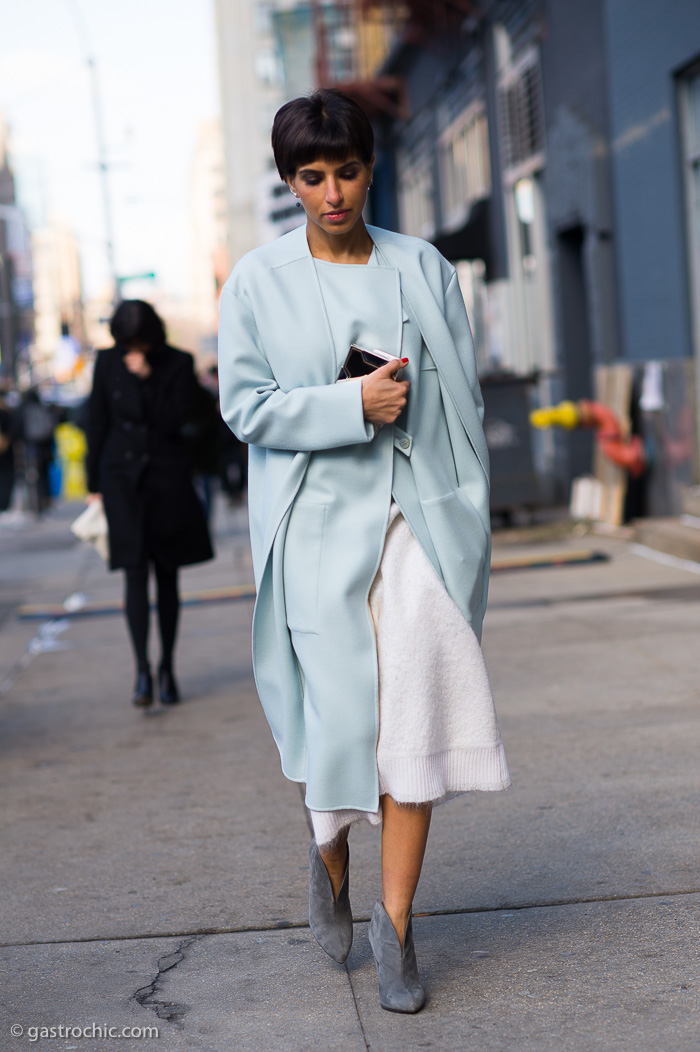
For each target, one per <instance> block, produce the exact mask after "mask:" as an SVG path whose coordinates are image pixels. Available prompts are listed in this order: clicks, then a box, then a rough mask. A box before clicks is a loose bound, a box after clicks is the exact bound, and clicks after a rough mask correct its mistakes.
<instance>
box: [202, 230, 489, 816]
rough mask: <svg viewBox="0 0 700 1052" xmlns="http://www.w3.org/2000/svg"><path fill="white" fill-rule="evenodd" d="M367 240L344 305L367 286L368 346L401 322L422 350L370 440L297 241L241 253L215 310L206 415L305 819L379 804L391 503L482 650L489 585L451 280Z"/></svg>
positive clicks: (272, 715) (482, 463)
mask: <svg viewBox="0 0 700 1052" xmlns="http://www.w3.org/2000/svg"><path fill="white" fill-rule="evenodd" d="M368 231H369V234H370V236H371V238H372V240H373V242H374V244H375V251H376V253H377V257H378V259H379V262H380V264H381V266H378V267H374V268H372V274H371V275H370V274H369V273H368V271H369V268H366V267H360V266H355V267H347V268H346V269H347V271H348V299H349V300H350V301H351V300H352V297H353V295H359V292H358V290H359V289H361V288H362V286H361V285H360V286H357V285H356V284H355V285H354V284H353V281H354V280H355V278H357V279H358V280H371V281H372V282H373V283H374V282H378V283H379V285H378V286H377V289H378V291H379V293H380V294H381V296H382V297H383V300H385V301H386V314H385V322H386V324H385V329H384V332H383V333H379V339H382V336H383V337H384V339H383V343H384V347H383V349H385V350H387V351H389V352H391V353H396V354H400V353H401V350H402V336H401V327H402V324H406V323H409V324H412V326H413V332H414V333H418V340H419V344H420V343H421V337H422V343H423V344H424V348H425V349H427V351H428V352H429V353H428V354H427V355H425V359H424V360H423V359H421V361H422V362H423V366H424V367H423V368H421V371H420V375H418V374H416V376H415V379H414V381H413V387H412V389H411V392H410V394H409V404H408V407H407V411H406V412H405V413H404V414H403V415H402V417H401V422H402V423H403V425H404V426H403V427H401V428H399V427H398V426H392V427H383V428H381V429H379V430H376V431H375V428H374V427H373V426H372V425H371V424H369V423H367V422H366V421H365V420H364V418H363V411H362V392H361V384H360V383H358V382H347V383H335V379H336V377H337V375H338V367H339V357H340V358H342V357H344V353H345V351H346V350H347V348H343V349H342V353H341V349H338V348H336V347H335V346H334V342H333V335H332V331H331V325H330V324H329V319H328V315H327V311H326V304H325V303H324V298H323V296H322V292H321V286H320V283H319V279H318V276H317V270H316V264H315V261H314V260H313V258H312V256H311V253H310V250H309V246H308V242H307V239H306V230H305V228H304V227H300V228H297V229H296V230H294V231H292V232H291V233H290V234H286V235H285V236H283V237H281V238H279V240H277V241H274V242H272V243H270V244H268V245H265V246H263V247H262V248H258V249H256V250H254V251H253V252H251V253H249V254H248V255H247V256H245V257H244V258H243V259H242V260H241V261H240V262H239V263H238V265H237V266H236V268H235V269H234V271H233V273H232V274H231V276H230V278H229V279H228V281H227V282H226V284H225V285H224V288H223V291H222V295H221V308H220V329H219V381H220V398H221V412H222V415H223V417H224V419H225V421H226V422H227V424H228V425H229V427H230V428H231V430H232V431H233V432H234V433H235V434H236V435H237V436H238V438H239V439H240V440H241V441H243V442H247V443H249V445H250V467H249V510H250V533H251V544H252V551H253V565H254V574H255V583H256V587H257V600H256V604H255V611H254V615H253V666H254V672H255V679H256V684H257V689H258V693H259V695H260V699H261V702H262V704H263V707H264V710H265V714H266V716H267V719H268V721H269V724H270V727H271V729H272V733H273V735H274V738H275V741H276V743H277V746H278V748H279V751H280V756H281V761H282V770H283V772H284V774H285V775H286V776H287V777H288V778H290V779H292V780H294V781H299V782H305V783H306V803H307V805H308V806H309V807H310V808H311V809H313V810H317V811H324V810H336V809H340V808H357V809H359V810H363V811H376V809H377V807H378V806H379V798H378V793H379V786H378V773H377V764H376V745H377V738H378V727H379V723H378V697H377V679H378V676H377V656H376V645H375V636H374V631H373V627H372V623H371V619H370V614H369V608H368V601H367V600H368V594H369V589H370V587H371V584H372V581H373V579H374V576H375V574H376V571H377V568H378V566H379V562H380V559H381V552H382V544H383V539H384V534H385V532H386V524H387V519H388V514H389V507H390V501H391V497H392V495H393V498H394V499H395V500H396V501H397V502H398V504H399V506H400V507H401V510H402V512H403V514H404V517H405V518H406V521H407V522H408V524H409V526H410V527H411V529H412V530H413V532H414V534H415V535H416V537H417V538H418V540H419V542H420V543H421V545H422V547H423V549H424V550H425V552H426V554H427V556H428V558H429V559H430V561H431V563H432V565H433V566H434V568H435V570H436V572H437V574H438V576H439V578H440V579H441V581H442V582H443V583H444V586H445V588H446V589H447V591H448V593H449V595H450V596H451V598H452V599H453V600H454V602H455V603H456V605H457V606H458V607H459V609H460V610H461V611H462V613H463V614H464V616H465V617H466V618H467V620H468V621H469V622H470V624H471V625H472V627H473V629H474V631H475V632H476V634H477V637H479V638H480V636H481V624H482V619H483V615H484V610H485V606H486V596H487V588H488V572H489V561H490V552H491V544H490V529H489V500H488V494H489V486H488V452H487V448H486V442H485V439H484V433H483V428H482V420H483V403H482V399H481V393H480V390H479V384H478V380H477V375H476V367H475V360H474V350H473V343H472V338H471V332H470V329H469V323H468V320H467V315H466V311H465V308H464V302H463V299H462V295H461V292H460V288H459V284H458V281H457V275H456V272H455V269H454V267H452V266H451V264H449V263H448V262H447V260H445V259H444V258H443V257H442V256H441V255H440V253H439V252H438V251H437V250H436V249H435V248H434V247H433V246H432V245H430V244H428V243H427V242H425V241H422V240H421V239H419V238H414V237H407V236H405V235H401V234H396V233H392V232H389V231H386V230H381V229H379V228H377V227H372V226H370V227H368ZM327 266H330V264H327ZM361 271H364V274H360V272H361ZM365 287H366V286H365ZM373 288H374V286H373ZM375 291H376V290H375ZM357 310H358V311H359V313H360V315H361V313H362V304H361V303H358V304H357ZM397 311H398V313H397ZM379 327H380V328H381V327H382V326H381V325H380V326H379ZM360 331H362V330H360ZM394 337H395V338H394ZM387 342H388V343H389V344H391V345H390V346H387ZM372 345H373V346H382V343H380V342H378V341H377V342H373V344H372ZM404 350H405V347H404ZM412 353H413V356H414V357H415V356H416V352H415V349H414V351H413V352H412ZM410 368H411V367H410V366H409V369H410ZM409 378H410V375H409ZM405 642H406V646H407V647H414V646H415V647H419V646H420V645H421V641H420V639H413V640H406V641H405ZM466 689H468V684H465V690H466Z"/></svg>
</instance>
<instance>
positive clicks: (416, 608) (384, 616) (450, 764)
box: [310, 502, 510, 845]
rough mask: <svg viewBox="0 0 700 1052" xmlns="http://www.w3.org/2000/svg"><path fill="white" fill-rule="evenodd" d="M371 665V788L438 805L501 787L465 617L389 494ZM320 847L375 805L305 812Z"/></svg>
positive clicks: (504, 773)
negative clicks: (374, 690)
mask: <svg viewBox="0 0 700 1052" xmlns="http://www.w3.org/2000/svg"><path fill="white" fill-rule="evenodd" d="M369 606H370V612H371V615H372V621H373V624H374V630H375V635H376V639H377V660H378V666H379V740H378V743H377V768H378V771H379V795H380V796H382V795H384V794H386V793H388V794H389V796H391V797H392V798H393V799H394V800H395V801H396V802H397V803H403V804H414V805H415V804H426V803H433V804H439V803H442V802H443V801H445V800H448V799H451V798H452V797H453V796H456V795H458V794H459V793H465V792H469V791H472V790H477V789H478V790H486V791H489V790H490V791H493V790H499V789H507V788H508V786H509V785H510V776H509V774H508V765H507V763H506V757H505V751H504V748H503V743H502V741H501V735H500V731H499V728H498V721H497V719H496V711H495V708H494V703H493V695H492V693H491V686H490V684H489V677H488V673H487V671H486V665H485V663H484V657H483V654H482V653H481V647H480V646H479V642H478V640H477V638H476V636H475V635H474V631H473V629H472V627H471V625H470V624H469V623H468V621H466V619H465V618H464V616H463V614H462V612H461V611H460V610H459V609H458V607H457V606H456V605H455V603H454V602H453V601H452V599H450V597H449V595H448V594H447V592H446V590H445V587H444V585H443V584H442V582H441V581H440V580H439V578H438V576H437V574H436V573H435V570H434V569H433V567H432V565H431V563H430V560H429V559H428V557H427V556H426V554H425V552H424V551H423V549H422V548H421V546H420V544H419V543H418V541H417V540H416V538H415V537H414V536H413V534H412V533H411V530H410V528H409V526H408V524H407V523H406V520H405V519H404V517H403V515H402V514H401V512H400V510H399V507H398V505H397V504H396V503H395V502H392V505H391V512H390V516H389V528H388V530H387V534H386V539H385V541H384V551H383V553H382V559H381V563H380V566H379V570H378V572H377V576H376V577H375V579H374V582H373V584H372V588H371V590H370V594H369ZM310 814H311V820H312V822H313V827H314V833H315V836H316V841H317V843H318V844H322V845H329V844H331V843H332V842H333V841H334V840H336V839H337V837H338V836H339V835H340V834H341V833H342V832H343V830H345V829H346V828H347V827H348V826H349V825H351V824H352V823H353V822H356V821H358V820H359V819H361V818H364V819H366V820H367V821H369V822H370V823H371V824H372V825H379V824H380V822H381V820H382V815H381V808H380V809H379V810H377V811H356V810H348V809H345V810H340V811H311V812H310Z"/></svg>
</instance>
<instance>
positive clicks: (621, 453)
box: [578, 400, 647, 478]
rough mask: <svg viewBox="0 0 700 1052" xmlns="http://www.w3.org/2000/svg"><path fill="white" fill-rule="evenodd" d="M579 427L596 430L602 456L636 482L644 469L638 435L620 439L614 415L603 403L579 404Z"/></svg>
mask: <svg viewBox="0 0 700 1052" xmlns="http://www.w3.org/2000/svg"><path fill="white" fill-rule="evenodd" d="M578 410H579V414H580V425H581V427H589V428H595V429H596V431H597V432H598V433H597V435H596V438H597V440H598V444H599V445H600V448H601V451H602V453H603V455H604V456H606V457H607V458H608V460H611V461H612V462H613V464H617V465H618V466H619V467H621V468H625V470H626V471H629V473H630V475H631V476H632V477H633V478H639V476H640V475H643V474H644V472H645V471H646V468H647V458H646V452H645V450H644V442H643V440H642V438H641V436H640V435H623V434H622V429H621V428H620V424H619V422H618V419H617V417H616V416H615V413H614V412H613V410H612V409H611V408H610V406H607V405H603V403H602V402H588V401H585V400H581V401H580V402H579V403H578Z"/></svg>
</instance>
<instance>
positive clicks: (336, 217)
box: [324, 208, 350, 223]
mask: <svg viewBox="0 0 700 1052" xmlns="http://www.w3.org/2000/svg"><path fill="white" fill-rule="evenodd" d="M349 214H350V209H349V208H344V209H343V211H342V212H326V213H325V215H324V219H330V221H331V223H339V222H340V221H341V220H342V219H345V217H346V216H347V215H349Z"/></svg>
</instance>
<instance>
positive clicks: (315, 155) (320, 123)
mask: <svg viewBox="0 0 700 1052" xmlns="http://www.w3.org/2000/svg"><path fill="white" fill-rule="evenodd" d="M272 149H273V152H274V155H275V164H276V165H277V170H278V172H279V173H280V178H281V179H290V178H293V177H294V175H295V173H296V172H297V171H298V169H299V168H303V167H304V166H305V165H309V164H313V162H314V161H320V160H322V161H325V162H327V163H328V164H342V163H343V162H344V161H347V160H351V159H354V158H357V159H358V160H360V161H362V162H363V163H364V164H369V162H370V161H371V160H372V155H373V153H374V132H373V131H372V125H371V124H370V122H369V119H368V118H367V115H366V114H365V112H364V111H363V110H362V109H360V107H359V106H358V105H357V103H356V102H354V101H353V100H352V99H350V98H349V97H348V96H347V95H343V94H342V92H340V91H334V90H331V89H325V90H321V91H316V92H314V93H313V95H310V96H308V98H300V99H293V100H292V102H288V103H286V104H285V105H284V106H282V108H281V109H280V110H278V112H277V114H276V116H275V121H274V124H273V126H272Z"/></svg>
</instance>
